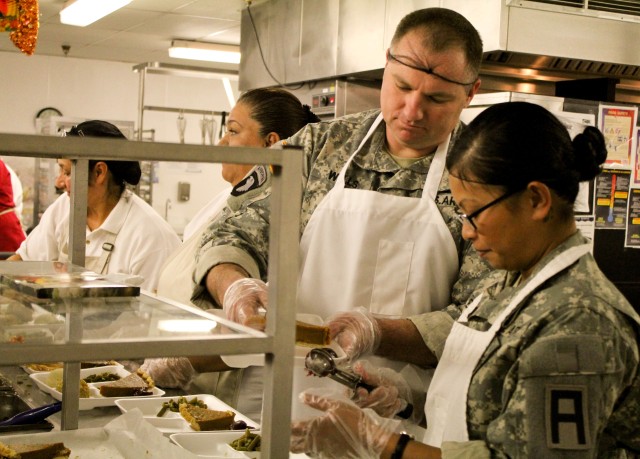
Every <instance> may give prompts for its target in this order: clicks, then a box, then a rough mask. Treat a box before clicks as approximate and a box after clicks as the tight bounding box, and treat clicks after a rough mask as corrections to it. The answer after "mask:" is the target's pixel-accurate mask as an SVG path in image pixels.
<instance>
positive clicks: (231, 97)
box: [222, 78, 236, 108]
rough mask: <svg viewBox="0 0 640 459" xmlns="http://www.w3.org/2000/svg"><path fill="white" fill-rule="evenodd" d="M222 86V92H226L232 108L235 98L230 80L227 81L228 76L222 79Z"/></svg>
mask: <svg viewBox="0 0 640 459" xmlns="http://www.w3.org/2000/svg"><path fill="white" fill-rule="evenodd" d="M222 86H224V92H225V93H226V94H227V100H228V101H229V107H231V108H233V107H234V106H235V105H236V98H235V96H234V95H233V89H231V82H230V81H229V78H223V79H222Z"/></svg>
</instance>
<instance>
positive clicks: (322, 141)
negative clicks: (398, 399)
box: [195, 110, 488, 303]
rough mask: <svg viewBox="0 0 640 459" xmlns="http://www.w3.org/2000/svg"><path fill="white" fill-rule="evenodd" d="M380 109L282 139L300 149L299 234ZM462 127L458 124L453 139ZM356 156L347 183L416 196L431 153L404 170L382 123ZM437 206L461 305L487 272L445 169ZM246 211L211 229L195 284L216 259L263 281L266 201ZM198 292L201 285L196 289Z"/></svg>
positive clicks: (454, 295)
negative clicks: (456, 267) (465, 234)
mask: <svg viewBox="0 0 640 459" xmlns="http://www.w3.org/2000/svg"><path fill="white" fill-rule="evenodd" d="M379 113H380V111H379V110H370V111H366V112H361V113H357V114H354V115H348V116H346V117H343V118H341V119H339V120H335V121H328V122H320V123H315V124H308V125H307V126H305V127H304V128H303V129H302V130H301V131H300V132H298V133H296V134H295V135H293V136H292V137H290V138H289V139H287V140H286V141H285V143H286V144H288V145H294V146H301V147H303V148H304V155H305V159H306V161H304V164H303V177H302V186H303V196H302V211H301V228H300V234H302V232H303V231H304V228H305V226H306V225H307V223H308V222H309V219H310V218H311V215H312V214H313V212H314V210H315V209H316V207H317V206H318V204H319V203H320V201H321V200H322V199H323V198H324V197H325V196H326V194H327V193H328V192H329V191H330V190H331V189H332V188H333V186H334V185H335V181H336V178H337V177H338V174H339V173H340V170H341V169H342V167H343V166H344V164H345V163H346V162H347V160H348V159H349V157H350V156H351V154H352V153H353V151H354V150H355V149H356V148H357V147H358V145H359V144H360V142H361V141H362V139H363V138H364V137H365V136H366V134H367V132H368V130H369V128H370V127H371V125H372V124H373V122H374V121H375V119H376V117H377V116H378V114H379ZM461 129H462V123H459V124H458V126H457V127H456V129H455V131H454V133H453V138H452V143H453V139H455V137H456V136H457V135H458V133H459V132H460V130H461ZM367 144H368V148H363V150H362V151H363V152H364V154H358V155H357V156H356V157H355V158H354V160H353V162H352V164H351V166H350V167H349V169H348V170H347V173H346V177H345V186H346V187H350V188H357V189H363V190H371V191H379V192H381V193H385V194H391V195H396V196H404V197H415V198H420V197H421V196H422V187H423V185H424V182H425V179H426V175H427V172H428V170H429V166H430V165H431V160H432V155H430V156H427V157H425V158H422V159H420V160H418V161H416V162H415V163H413V164H411V165H410V166H409V167H406V168H402V167H401V166H400V165H398V163H396V161H394V159H393V158H392V157H391V156H390V155H389V154H388V152H387V148H386V142H385V124H384V123H382V124H381V125H380V126H379V127H378V128H377V130H376V131H375V132H374V134H373V135H372V137H371V138H370V139H369V140H368V142H367ZM436 204H437V206H438V209H439V210H440V212H441V213H442V216H443V219H444V221H445V223H446V225H447V227H448V228H449V230H450V231H451V235H452V237H453V240H454V242H455V244H456V247H457V248H458V254H459V260H458V261H459V263H460V267H461V268H460V274H459V278H458V280H457V281H456V283H455V285H454V288H453V293H452V301H453V302H455V303H463V302H464V301H466V298H467V297H468V296H469V294H470V293H471V292H472V291H473V290H474V289H475V287H476V283H477V280H478V279H479V278H481V277H482V276H483V275H484V274H485V273H486V272H487V271H488V267H487V265H486V264H485V263H484V262H483V261H482V260H481V259H480V258H479V257H478V256H477V255H476V254H475V251H473V250H472V249H471V248H470V245H469V244H468V243H465V242H464V241H463V240H462V236H461V224H460V222H459V221H458V220H457V219H456V218H455V210H456V207H455V204H454V202H453V198H452V196H451V191H450V189H449V179H448V174H447V173H446V172H445V173H444V174H443V177H442V181H441V183H440V187H439V190H438V194H437V197H436ZM243 209H244V210H245V211H244V212H242V211H241V212H236V213H234V214H232V215H229V218H226V219H223V220H222V221H219V222H218V224H217V225H214V226H213V227H210V228H209V231H208V233H209V234H208V237H206V238H205V239H204V240H203V244H202V246H201V248H200V251H199V255H198V263H197V267H196V273H195V281H196V283H200V282H202V281H203V279H204V277H205V276H206V274H207V272H208V271H209V270H210V269H211V268H212V267H213V266H215V265H216V264H219V263H225V262H226V263H235V264H238V265H240V266H242V267H243V268H244V269H245V270H246V271H247V272H248V273H249V274H250V275H251V276H252V277H256V278H262V279H263V280H266V275H267V262H268V253H267V250H268V243H269V239H268V220H269V208H268V200H267V199H266V196H265V199H261V200H256V201H254V202H252V204H251V205H250V206H246V207H245V206H243ZM200 293H202V289H200Z"/></svg>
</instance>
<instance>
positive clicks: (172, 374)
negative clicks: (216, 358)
mask: <svg viewBox="0 0 640 459" xmlns="http://www.w3.org/2000/svg"><path fill="white" fill-rule="evenodd" d="M140 369H141V370H142V371H145V372H146V373H147V374H148V375H149V376H151V377H152V378H153V381H154V382H155V383H156V386H159V387H164V388H179V389H187V388H188V387H189V383H190V382H191V380H192V379H193V377H194V376H195V375H196V370H194V369H193V366H192V365H191V362H189V359H188V358H186V357H161V358H156V359H145V360H144V363H143V364H142V365H141V366H140Z"/></svg>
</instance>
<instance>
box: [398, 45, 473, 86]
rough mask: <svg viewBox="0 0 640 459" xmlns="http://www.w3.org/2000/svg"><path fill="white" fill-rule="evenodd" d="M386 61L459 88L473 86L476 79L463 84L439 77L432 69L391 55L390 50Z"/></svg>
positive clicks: (406, 58) (442, 76) (462, 82)
mask: <svg viewBox="0 0 640 459" xmlns="http://www.w3.org/2000/svg"><path fill="white" fill-rule="evenodd" d="M387 59H388V60H391V61H394V62H397V63H398V64H401V65H404V66H406V67H409V68H410V69H413V70H418V71H420V72H424V73H426V74H427V75H431V76H434V77H436V78H440V79H441V80H444V81H447V82H449V83H453V84H459V85H460V86H471V85H472V84H474V83H475V82H476V81H477V78H476V79H474V80H473V81H470V82H468V83H467V82H464V81H458V80H453V79H451V78H448V77H446V76H444V75H441V74H440V73H438V72H434V71H433V69H430V68H428V67H421V66H419V65H416V64H413V63H411V62H409V61H410V58H408V57H405V56H396V55H394V54H392V53H391V50H390V49H388V50H387Z"/></svg>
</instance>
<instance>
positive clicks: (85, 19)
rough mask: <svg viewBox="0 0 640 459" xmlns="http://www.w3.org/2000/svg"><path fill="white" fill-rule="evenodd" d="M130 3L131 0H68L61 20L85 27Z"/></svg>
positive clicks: (61, 14) (64, 22)
mask: <svg viewBox="0 0 640 459" xmlns="http://www.w3.org/2000/svg"><path fill="white" fill-rule="evenodd" d="M129 3H131V0H68V1H67V2H66V3H65V4H64V8H63V9H62V11H60V22H62V23H63V24H68V25H74V26H80V27H84V26H87V25H89V24H91V23H92V22H96V21H97V20H98V19H101V18H103V17H105V16H106V15H108V14H111V13H113V12H114V11H116V10H118V9H120V8H122V7H123V6H125V5H128V4H129Z"/></svg>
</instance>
